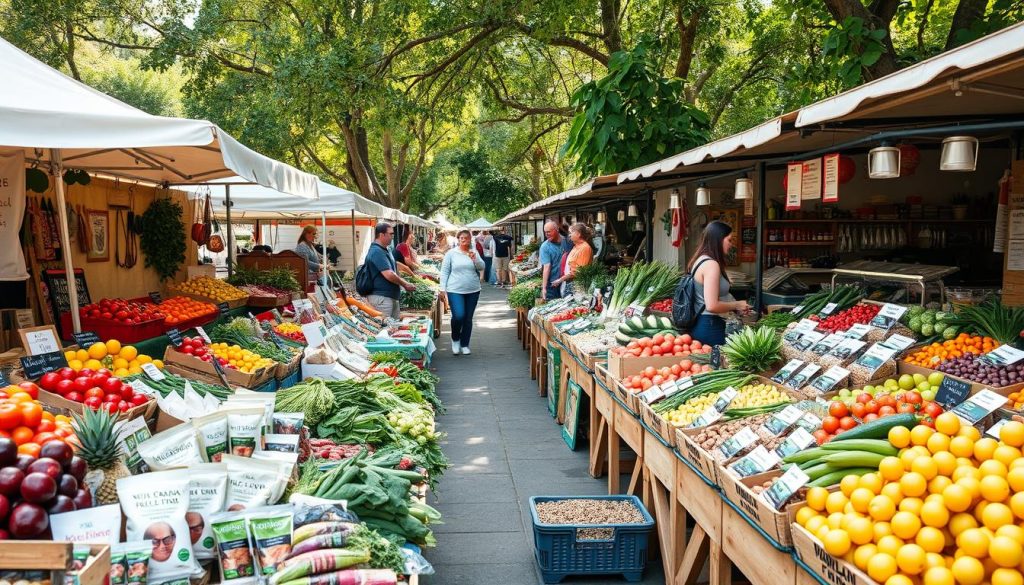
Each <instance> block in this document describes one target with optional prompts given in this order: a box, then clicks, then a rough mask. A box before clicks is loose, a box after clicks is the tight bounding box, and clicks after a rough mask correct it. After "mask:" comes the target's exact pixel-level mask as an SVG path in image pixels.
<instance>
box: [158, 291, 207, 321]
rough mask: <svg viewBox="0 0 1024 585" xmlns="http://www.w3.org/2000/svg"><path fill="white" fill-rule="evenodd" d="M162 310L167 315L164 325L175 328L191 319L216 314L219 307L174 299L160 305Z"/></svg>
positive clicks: (186, 299)
mask: <svg viewBox="0 0 1024 585" xmlns="http://www.w3.org/2000/svg"><path fill="white" fill-rule="evenodd" d="M160 310H161V311H163V313H164V314H165V315H167V318H166V319H164V323H166V324H167V325H168V326H174V325H177V324H179V323H184V322H186V321H188V320H190V319H195V318H197V317H204V316H207V315H210V314H212V313H216V312H217V307H216V306H215V305H214V304H213V303H206V302H203V301H197V300H195V299H190V298H188V297H173V298H170V299H167V300H166V301H164V302H162V303H160Z"/></svg>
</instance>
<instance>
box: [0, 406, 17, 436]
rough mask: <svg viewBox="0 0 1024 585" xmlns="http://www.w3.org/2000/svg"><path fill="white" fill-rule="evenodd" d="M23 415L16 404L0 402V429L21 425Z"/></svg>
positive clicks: (10, 428)
mask: <svg viewBox="0 0 1024 585" xmlns="http://www.w3.org/2000/svg"><path fill="white" fill-rule="evenodd" d="M22 418H23V415H22V414H21V409H20V408H18V405H17V404H13V403H4V404H0V429H3V430H5V431H10V430H14V429H16V428H18V427H19V426H21V420H22Z"/></svg>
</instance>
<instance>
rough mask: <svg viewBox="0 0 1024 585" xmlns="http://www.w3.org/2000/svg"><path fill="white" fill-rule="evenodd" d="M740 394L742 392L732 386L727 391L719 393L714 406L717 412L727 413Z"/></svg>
mask: <svg viewBox="0 0 1024 585" xmlns="http://www.w3.org/2000/svg"><path fill="white" fill-rule="evenodd" d="M739 393H740V391H739V390H737V389H735V388H733V387H732V386H729V387H728V388H726V389H725V390H722V391H721V392H719V393H718V399H716V400H715V404H714V408H715V410H717V411H718V412H725V409H727V408H729V405H730V404H732V401H733V400H734V399H735V398H736V396H738V395H739Z"/></svg>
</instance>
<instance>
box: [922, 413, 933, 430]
mask: <svg viewBox="0 0 1024 585" xmlns="http://www.w3.org/2000/svg"><path fill="white" fill-rule="evenodd" d="M921 424H923V425H924V426H926V427H931V428H933V429H934V428H935V419H933V418H932V417H930V416H926V417H924V418H923V419H921Z"/></svg>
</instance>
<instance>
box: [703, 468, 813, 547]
mask: <svg viewBox="0 0 1024 585" xmlns="http://www.w3.org/2000/svg"><path fill="white" fill-rule="evenodd" d="M781 475H782V471H780V470H777V469H776V470H772V471H766V472H765V473H759V474H757V475H752V476H750V477H744V478H739V477H736V476H734V475H733V474H731V473H729V472H728V471H724V470H723V471H722V472H721V473H719V475H718V485H720V486H721V487H722V494H723V495H724V496H725V497H726V498H727V499H728V500H729V501H730V502H732V503H733V504H735V505H736V507H738V508H739V509H740V510H742V511H743V513H744V514H746V515H747V518H749V519H750V520H751V521H752V522H754V523H755V524H757V525H758V526H759V527H760V528H761V529H762V530H764V531H765V533H767V534H768V536H771V537H772V538H773V539H775V542H777V543H779V544H781V545H782V546H792V545H793V531H792V526H793V518H794V515H795V514H796V510H797V509H799V508H801V507H803V505H804V503H803V502H795V503H791V504H789V505H788V506H786V507H784V508H783V509H782V510H776V509H775V508H773V507H772V506H770V505H769V504H768V502H766V501H764V499H762V498H761V497H760V496H759V495H757V494H755V493H754V492H753V491H751V489H750V488H751V487H752V486H756V485H761V484H762V483H764V482H765V481H767V480H770V479H775V478H776V477H779V476H781ZM755 536H758V537H759V538H760V535H755Z"/></svg>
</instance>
